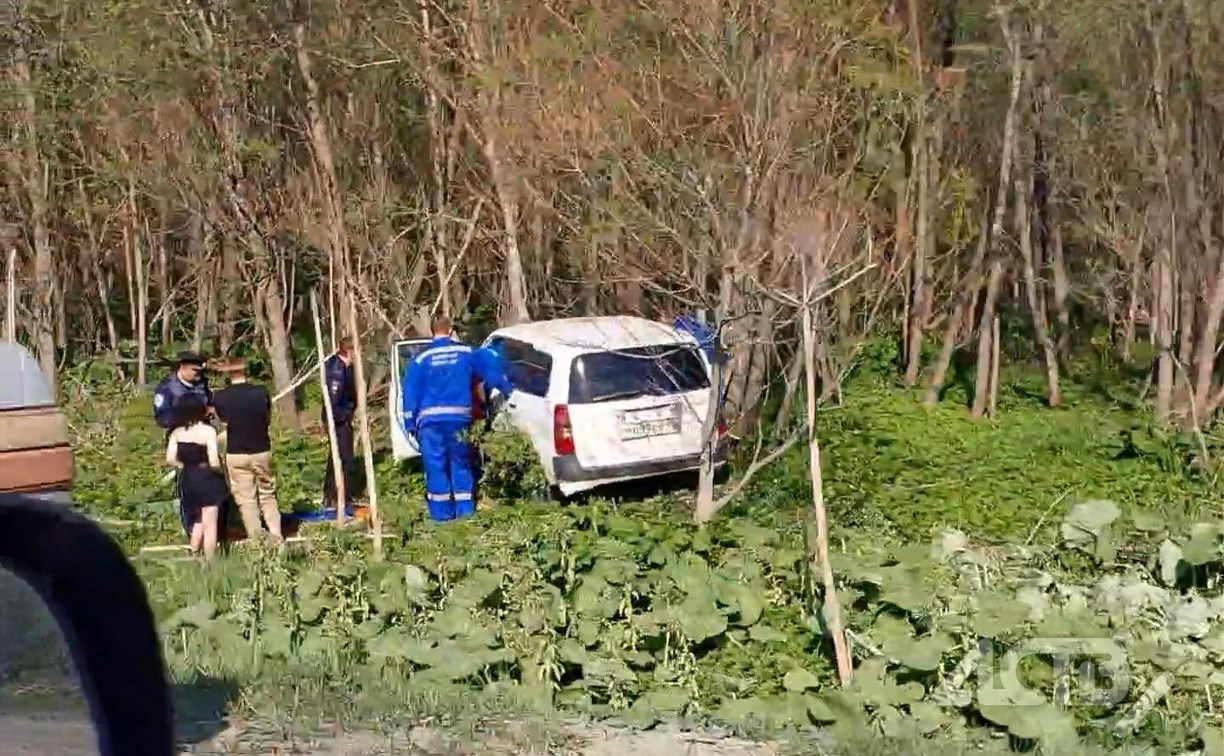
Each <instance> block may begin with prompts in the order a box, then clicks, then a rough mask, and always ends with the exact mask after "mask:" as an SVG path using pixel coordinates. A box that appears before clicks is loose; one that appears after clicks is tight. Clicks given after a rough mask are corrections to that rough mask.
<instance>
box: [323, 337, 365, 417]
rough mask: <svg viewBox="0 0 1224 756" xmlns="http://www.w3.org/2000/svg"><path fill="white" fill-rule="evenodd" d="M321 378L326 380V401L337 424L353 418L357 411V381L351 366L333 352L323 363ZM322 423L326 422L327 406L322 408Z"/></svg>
mask: <svg viewBox="0 0 1224 756" xmlns="http://www.w3.org/2000/svg"><path fill="white" fill-rule="evenodd" d="M323 379H324V381H326V382H327V401H328V403H330V404H331V408H332V417H334V418H335V420H336V424H337V425H343V424H345V423H347V422H350V421H351V420H352V419H353V413H354V412H356V411H357V381H356V378H354V376H353V366H352V365H346V364H344V360H342V359H340V355H338V354H333V355H332V356H331V357H328V358H327V361H326V362H324V363H323ZM323 424H324V425H326V424H327V408H326V407H325V408H324V409H323Z"/></svg>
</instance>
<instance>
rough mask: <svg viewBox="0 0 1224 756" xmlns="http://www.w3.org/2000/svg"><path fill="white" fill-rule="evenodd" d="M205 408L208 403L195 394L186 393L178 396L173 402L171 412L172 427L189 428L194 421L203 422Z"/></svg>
mask: <svg viewBox="0 0 1224 756" xmlns="http://www.w3.org/2000/svg"><path fill="white" fill-rule="evenodd" d="M207 409H208V405H207V404H206V403H205V402H204V400H203V399H201V398H200V397H198V396H196V395H195V394H187V395H186V396H183V397H180V398H179V400H178V401H177V402H175V403H174V409H173V410H172V412H171V415H172V416H173V427H175V428H189V427H191V426H193V425H195V424H196V423H199V422H203V421H204V417H205V412H206V410H207Z"/></svg>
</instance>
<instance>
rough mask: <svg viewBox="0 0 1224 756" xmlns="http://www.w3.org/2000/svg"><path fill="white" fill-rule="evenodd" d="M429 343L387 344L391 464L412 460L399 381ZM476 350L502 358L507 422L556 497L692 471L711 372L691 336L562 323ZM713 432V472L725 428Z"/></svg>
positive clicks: (588, 321)
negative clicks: (391, 353)
mask: <svg viewBox="0 0 1224 756" xmlns="http://www.w3.org/2000/svg"><path fill="white" fill-rule="evenodd" d="M428 343H429V340H428V339H411V340H407V341H401V342H399V343H397V344H396V346H395V349H396V354H397V359H395V360H393V361H392V362H393V365H392V381H391V396H390V413H391V420H392V422H391V433H392V437H391V442H392V453H393V456H394V457H395V458H396V459H407V458H409V457H415V456H417V455H418V454H419V452H418V451H417V449H416V447H415V445H414V444H413V442H412V441H411V440H410V439H409V438H408V437H407V436H406V434H404V431H403V428H402V427H401V425H400V422H399V407H400V376H401V375H403V371H404V369H405V368H406V367H407V365H408V363H409V362H410V361H411V360H412V359H413V358H414V357H415V356H416V355H418V354H420V352H421V351H422V350H423V349H424V348H425V346H426V345H427V344H428ZM484 346H489V347H493V348H495V349H497V350H498V351H499V352H500V353H501V354H502V356H503V358H504V362H505V365H506V369H507V373H508V377H509V379H510V383H511V385H513V386H514V388H515V396H514V404H515V406H514V407H513V408H509V407H508V408H507V409H506V414H507V416H508V419H509V420H510V422H511V423H513V424H514V426H515V427H516V428H518V430H519V431H520V432H522V433H523V434H524V435H526V436H527V438H529V439H530V440H531V445H532V447H534V449H535V451H536V454H538V455H539V458H540V463H541V464H542V465H543V467H544V473H545V475H546V476H547V478H548V481H549V483H551V484H552V485H554V486H556V487H557V488H558V489H559V490H560V491H561V493H562V494H563V495H565V496H571V495H573V494H575V493H579V492H581V491H587V490H590V489H592V488H595V487H596V486H602V485H605V484H608V483H616V482H619V481H626V480H633V479H638V478H648V477H653V476H656V475H665V474H668V473H674V472H682V471H689V470H696V469H697V468H698V467H699V465H700V459H701V450H702V447H703V440H704V439H703V435H702V434H703V428H704V424H705V419H706V414H707V413H708V412H709V411H710V404H711V403H710V379H711V367H710V364H709V361H708V360H707V359H706V356H705V354H704V353H703V352H702V350H701V349H700V348H699V346H698V344H697V341H696V340H695V339H694V338H693V337H692V336H690V335H688V334H686V333H683V332H681V331H678V330H676V329H675V328H672V327H671V326H669V325H665V324H663V323H657V322H654V321H651V320H646V319H645V318H639V317H632V316H609V317H589V318H566V319H561V320H547V321H540V322H536V323H524V324H521V325H514V326H508V327H506V328H502V329H499V330H497V331H495V332H494V333H493V334H492V335H491V336H489V338H488V339H486V340H485V342H484ZM715 433H716V434H717V444H716V447H715V448H716V452H715V460H716V462H717V463H718V464H720V465H721V464H722V463H723V462H724V460H725V453H726V445H725V440H726V439H725V433H726V431H725V428H723V427H722V425H721V424H719V425H718V426H717V427H716V430H715Z"/></svg>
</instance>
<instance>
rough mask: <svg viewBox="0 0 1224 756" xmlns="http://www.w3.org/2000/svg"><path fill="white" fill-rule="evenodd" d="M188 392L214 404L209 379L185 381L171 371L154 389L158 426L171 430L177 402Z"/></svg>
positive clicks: (154, 415) (154, 404)
mask: <svg viewBox="0 0 1224 756" xmlns="http://www.w3.org/2000/svg"><path fill="white" fill-rule="evenodd" d="M188 394H195V395H197V396H199V397H200V398H201V399H203V400H204V402H205V404H210V405H211V404H212V392H211V391H209V390H208V379H207V378H203V377H201V378H200V380H199V381H197V382H195V383H190V384H189V383H184V382H183V379H182V378H179V377H178V374H177V373H171V374H170V375H168V376H166V377H165V378H162V379H161V382H160V383H158V384H157V388H155V389H153V420H154V422H156V423H157V424H158V426H160V427H162V428H165V429H166V430H170V428H171V427H172V426H173V424H174V414H173V409H174V405H175V403H176V402H178V400H179V399H182V398H183V397H184V396H187V395H188Z"/></svg>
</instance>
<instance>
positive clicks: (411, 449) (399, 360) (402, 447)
mask: <svg viewBox="0 0 1224 756" xmlns="http://www.w3.org/2000/svg"><path fill="white" fill-rule="evenodd" d="M430 341H431V339H405V340H403V341H397V342H395V345H394V346H393V347H392V350H391V385H390V387H389V391H388V394H387V411H388V413H389V414H390V419H391V457H392V459H394V460H396V461H397V462H398V461H401V460H405V459H412V458H413V457H419V456H421V450H420V449H419V448H417V445H416V441H414V440H413V439H411V438H409V436H408V434H407V433H405V432H404V419H403V417H402V416H401V415H402V409H401V408H402V407H403V395H402V394H401V391H402V386H403V377H404V372H405V368H406V367H407V366H408V365H409V364H410V363H411V362H412V360H414V359H416V356H417V355H419V354H420V353H421V352H423V351H425V347H427V346H429V342H430Z"/></svg>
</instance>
